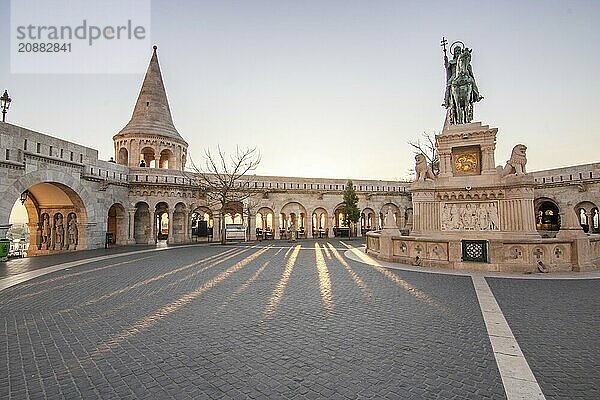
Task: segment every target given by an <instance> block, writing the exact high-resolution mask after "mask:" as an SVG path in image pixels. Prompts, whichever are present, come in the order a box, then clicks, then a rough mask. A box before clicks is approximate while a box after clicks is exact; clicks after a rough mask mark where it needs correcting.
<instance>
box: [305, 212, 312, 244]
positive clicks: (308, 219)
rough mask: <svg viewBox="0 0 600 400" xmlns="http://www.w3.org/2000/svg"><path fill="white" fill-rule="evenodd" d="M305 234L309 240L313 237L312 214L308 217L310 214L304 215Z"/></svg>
mask: <svg viewBox="0 0 600 400" xmlns="http://www.w3.org/2000/svg"><path fill="white" fill-rule="evenodd" d="M304 232H305V233H306V238H307V239H308V238H309V237H311V236H312V214H310V215H308V212H307V213H306V214H304Z"/></svg>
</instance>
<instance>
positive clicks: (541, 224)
mask: <svg viewBox="0 0 600 400" xmlns="http://www.w3.org/2000/svg"><path fill="white" fill-rule="evenodd" d="M534 205H535V215H536V221H535V227H536V229H537V230H538V231H546V232H547V233H546V234H547V235H549V234H550V232H557V231H558V230H559V229H560V210H559V208H558V205H557V204H556V202H554V201H553V200H551V199H546V198H544V199H538V200H536V201H535V202H534Z"/></svg>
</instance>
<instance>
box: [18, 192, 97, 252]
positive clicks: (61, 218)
mask: <svg viewBox="0 0 600 400" xmlns="http://www.w3.org/2000/svg"><path fill="white" fill-rule="evenodd" d="M18 203H22V204H23V206H24V208H25V210H26V213H27V220H28V222H27V227H28V231H29V240H28V245H27V246H28V249H27V254H28V255H30V256H34V255H44V254H55V253H61V252H66V251H75V250H81V249H85V248H87V234H86V230H85V227H86V224H87V221H88V216H87V212H86V208H85V205H84V203H83V201H82V199H81V197H80V196H79V195H78V194H77V193H76V192H75V191H74V190H73V189H71V188H70V187H68V186H66V185H64V184H61V183H56V182H42V183H37V184H34V185H32V186H31V187H29V188H28V189H27V190H25V191H23V193H22V194H21V196H20V198H19V199H17V200H16V203H15V204H18ZM15 208H16V207H15Z"/></svg>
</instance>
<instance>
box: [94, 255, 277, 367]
mask: <svg viewBox="0 0 600 400" xmlns="http://www.w3.org/2000/svg"><path fill="white" fill-rule="evenodd" d="M267 250H268V248H266V247H263V248H261V249H259V250H257V251H255V252H254V253H252V254H250V255H249V256H247V257H246V258H244V259H242V260H241V261H238V262H237V263H235V264H234V265H232V266H231V267H229V268H228V269H226V270H225V271H223V272H221V273H220V274H219V275H217V276H215V277H214V278H212V279H210V280H209V281H208V282H206V283H204V284H203V285H201V286H199V287H197V288H196V289H195V290H193V291H191V292H188V293H186V294H184V295H183V296H181V297H180V298H178V299H177V300H175V301H173V302H171V303H169V304H167V305H165V306H163V307H161V308H160V309H159V310H157V311H156V312H155V313H153V314H151V315H148V316H146V317H145V318H144V319H142V320H139V321H138V322H136V323H134V324H133V325H132V326H131V327H129V328H127V329H124V330H123V331H121V332H120V333H118V334H117V335H115V336H113V337H112V338H111V339H109V340H108V341H106V342H104V343H103V344H101V345H100V346H98V348H97V349H96V350H95V351H94V352H93V353H92V356H91V358H95V357H97V356H99V355H101V354H103V353H105V352H106V351H109V350H111V349H113V348H114V347H116V346H118V345H119V344H120V343H122V342H124V341H125V340H127V339H129V338H131V337H133V336H135V335H137V334H138V333H140V332H142V331H145V330H146V329H148V328H150V327H152V326H153V325H154V324H156V323H157V322H159V321H160V320H162V319H163V318H165V317H167V316H168V315H170V314H172V313H174V312H176V311H177V310H179V309H180V308H181V307H183V306H185V305H187V304H188V303H190V302H191V301H193V300H195V299H196V298H197V297H198V296H200V295H201V294H202V293H204V292H205V291H207V290H208V289H210V288H212V287H214V286H216V285H217V284H219V283H220V282H222V281H223V280H225V279H227V278H228V277H229V276H230V275H231V274H233V273H234V272H237V271H238V270H240V269H242V268H243V267H245V266H246V265H248V264H249V263H251V262H252V261H254V260H256V259H257V258H258V257H260V256H261V255H262V254H264V253H265V252H266V251H267Z"/></svg>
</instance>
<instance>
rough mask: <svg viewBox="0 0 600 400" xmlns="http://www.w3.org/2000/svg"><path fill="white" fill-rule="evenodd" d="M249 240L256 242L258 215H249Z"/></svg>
mask: <svg viewBox="0 0 600 400" xmlns="http://www.w3.org/2000/svg"><path fill="white" fill-rule="evenodd" d="M248 229H249V232H248V240H256V214H255V215H252V214H249V215H248Z"/></svg>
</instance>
